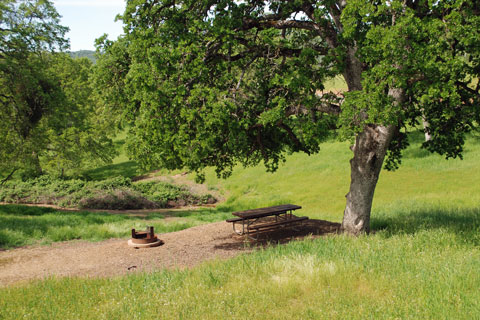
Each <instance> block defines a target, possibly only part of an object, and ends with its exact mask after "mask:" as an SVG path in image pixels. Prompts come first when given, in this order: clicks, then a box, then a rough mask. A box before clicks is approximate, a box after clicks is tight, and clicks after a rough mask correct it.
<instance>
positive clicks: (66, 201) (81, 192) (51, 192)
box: [0, 175, 216, 210]
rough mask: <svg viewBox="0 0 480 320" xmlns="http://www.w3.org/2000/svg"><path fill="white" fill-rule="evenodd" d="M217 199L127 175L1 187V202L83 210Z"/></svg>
mask: <svg viewBox="0 0 480 320" xmlns="http://www.w3.org/2000/svg"><path fill="white" fill-rule="evenodd" d="M215 201H216V200H215V199H214V198H213V197H212V196H211V195H196V194H192V193H191V192H190V191H189V190H188V189H187V188H186V187H183V186H174V185H171V184H169V183H166V182H158V181H151V182H138V183H132V181H131V180H130V178H125V177H113V178H109V179H106V180H101V181H84V180H79V179H70V180H63V179H56V178H53V177H51V176H48V175H43V176H40V177H38V178H35V179H31V180H27V181H25V182H20V181H9V182H7V183H5V184H4V185H3V186H0V202H7V203H38V204H55V205H59V206H62V207H76V206H78V207H80V208H84V209H116V210H125V209H154V208H165V207H169V206H170V207H171V206H176V205H192V204H205V203H213V202H215Z"/></svg>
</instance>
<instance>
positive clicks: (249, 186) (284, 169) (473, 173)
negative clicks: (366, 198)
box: [207, 133, 480, 221]
mask: <svg viewBox="0 0 480 320" xmlns="http://www.w3.org/2000/svg"><path fill="white" fill-rule="evenodd" d="M421 142H422V134H421V133H413V134H411V146H410V147H409V148H408V149H407V150H406V151H405V154H404V158H403V160H402V165H401V166H400V168H399V169H398V170H397V171H394V172H388V171H386V170H383V172H382V173H381V174H380V180H379V183H378V186H377V189H376V193H375V197H374V203H373V215H372V216H373V217H374V218H375V217H377V216H379V215H384V214H386V213H392V212H393V214H394V215H396V214H399V215H402V214H403V213H404V212H409V211H411V210H418V209H419V208H424V209H427V208H434V209H436V208H439V207H441V208H457V207H462V208H477V207H478V204H479V203H480V192H478V191H479V190H480V163H479V162H478V159H479V158H480V140H478V138H470V139H469V140H468V142H467V144H466V146H465V153H464V159H463V160H460V159H450V160H445V159H444V157H442V156H440V155H436V154H430V153H429V152H427V151H425V150H422V149H420V144H421ZM351 157H352V153H351V151H350V150H349V144H348V143H347V142H344V143H339V142H330V143H325V144H323V145H322V147H321V151H320V153H319V154H316V155H312V156H307V155H305V154H295V155H292V156H289V157H288V160H287V162H286V163H285V164H284V165H282V166H281V167H280V168H279V170H278V171H277V172H276V173H273V174H272V173H266V172H265V169H264V168H263V167H262V166H258V167H254V168H246V169H242V168H238V169H237V170H235V171H234V173H233V175H232V176H231V177H230V178H229V179H227V180H221V179H217V178H216V176H215V174H214V173H213V171H209V172H208V174H207V183H208V184H211V185H212V186H217V185H220V186H221V188H222V189H225V190H228V195H229V197H228V200H227V202H226V204H225V205H224V206H225V207H226V208H227V209H228V208H230V209H231V210H237V209H244V208H252V207H258V206H264V205H275V204H280V203H294V204H298V205H301V206H302V207H303V210H302V211H301V212H302V214H306V215H308V216H310V217H312V218H321V219H326V220H331V221H341V219H342V216H343V209H344V206H345V195H346V194H347V192H348V189H349V183H350V164H349V159H350V158H351Z"/></svg>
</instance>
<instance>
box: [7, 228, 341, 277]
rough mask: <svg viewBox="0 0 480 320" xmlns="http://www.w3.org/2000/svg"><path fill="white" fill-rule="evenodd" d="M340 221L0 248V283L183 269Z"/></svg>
mask: <svg viewBox="0 0 480 320" xmlns="http://www.w3.org/2000/svg"><path fill="white" fill-rule="evenodd" d="M339 227H340V224H338V223H333V222H328V221H323V220H313V219H311V220H308V221H306V222H305V223H304V224H303V225H302V226H299V227H298V230H299V231H295V230H293V229H280V230H277V231H273V232H272V231H270V232H266V233H263V234H260V235H259V237H258V241H254V242H252V241H246V240H245V238H244V237H243V236H239V235H236V234H235V233H233V231H232V225H231V224H230V223H226V222H216V223H210V224H205V225H201V226H197V227H193V228H190V229H186V230H182V231H178V232H172V233H165V234H160V235H158V236H159V238H160V239H161V240H163V241H164V244H163V245H162V246H159V247H155V248H144V249H135V248H133V247H129V246H128V244H127V240H128V239H110V240H106V241H102V242H88V241H80V240H78V241H67V242H59V243H54V244H52V245H48V246H45V245H44V246H41V245H36V246H29V247H23V248H18V249H12V250H6V251H1V252H0V270H1V272H0V286H7V285H11V284H19V283H22V282H25V281H29V280H33V279H42V278H46V277H51V276H56V277H72V276H80V277H112V276H119V275H124V274H127V273H131V272H140V271H147V272H148V271H153V270H158V269H163V268H188V267H193V266H195V265H198V264H200V263H202V262H204V261H208V260H212V259H228V258H232V257H234V256H236V255H238V254H241V253H246V252H250V251H252V250H255V249H256V248H258V247H266V246H272V245H278V244H283V243H286V242H289V241H292V240H295V239H302V238H304V237H307V236H311V237H321V236H324V235H327V234H332V233H336V232H338V230H339Z"/></svg>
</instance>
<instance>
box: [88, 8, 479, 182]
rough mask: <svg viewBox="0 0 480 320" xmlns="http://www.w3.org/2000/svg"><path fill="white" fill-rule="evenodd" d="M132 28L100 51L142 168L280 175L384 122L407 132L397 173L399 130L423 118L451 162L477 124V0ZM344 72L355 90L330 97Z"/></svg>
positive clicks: (189, 15) (138, 20)
mask: <svg viewBox="0 0 480 320" xmlns="http://www.w3.org/2000/svg"><path fill="white" fill-rule="evenodd" d="M122 20H123V21H124V24H125V30H126V31H127V35H126V36H125V37H124V38H122V39H120V40H118V41H117V42H112V41H108V40H106V39H105V38H101V39H99V41H98V43H97V44H98V51H99V53H100V54H101V55H100V56H99V57H100V59H99V66H98V68H97V69H96V76H95V81H96V84H97V87H98V88H101V89H99V90H102V91H107V92H108V95H106V96H105V99H104V101H105V103H106V104H107V105H110V108H112V110H114V112H115V113H116V114H119V113H122V111H119V110H118V108H119V106H123V120H124V121H129V124H130V125H131V132H130V136H129V144H130V147H129V152H130V154H131V155H132V156H133V157H134V158H135V159H136V160H138V161H139V163H140V164H141V165H142V166H143V167H147V168H149V167H150V168H151V167H166V168H170V169H173V168H180V167H183V166H186V167H189V168H191V169H193V170H195V171H201V170H202V169H203V168H205V167H207V166H215V167H216V168H217V174H222V173H223V174H224V176H228V175H229V174H230V172H231V170H232V168H233V166H234V164H235V163H237V162H240V163H242V164H243V165H256V164H257V163H259V162H260V161H263V162H264V163H265V165H266V166H267V169H268V170H269V171H274V170H275V169H277V168H278V164H279V162H281V161H282V160H284V154H285V153H286V152H287V153H289V152H295V151H304V152H306V153H309V154H310V153H315V152H318V151H319V143H320V142H322V141H324V140H325V138H326V137H328V135H329V131H330V129H335V128H339V129H340V133H341V136H342V137H344V138H349V139H350V138H352V137H354V136H355V134H357V133H358V132H360V131H362V130H363V128H364V126H365V125H367V124H371V123H374V124H379V125H389V124H393V125H395V126H396V127H397V128H398V131H397V133H396V136H397V139H395V142H394V143H392V144H391V145H390V151H389V153H388V162H387V168H388V169H395V168H397V167H398V163H399V160H400V157H401V151H402V150H403V149H405V147H406V146H407V145H408V142H407V141H403V138H405V134H404V133H402V132H400V130H401V129H402V128H404V127H405V126H407V125H412V124H416V123H417V122H418V119H419V117H420V116H422V115H423V116H425V117H426V118H427V119H428V121H429V122H430V123H431V126H429V127H428V128H427V129H426V130H429V132H430V133H431V134H432V135H433V139H432V140H431V141H429V142H426V143H425V144H424V145H423V147H424V148H427V149H428V150H429V151H432V152H433V151H436V152H439V153H441V154H445V155H446V156H447V158H448V157H456V156H461V152H462V145H463V143H464V137H465V133H466V132H468V131H470V130H472V128H473V127H474V126H476V124H477V122H478V119H479V111H478V107H477V106H478V97H479V94H478V89H479V86H478V85H477V86H475V87H472V86H470V83H471V82H472V81H473V79H476V78H477V77H478V73H479V70H480V69H479V64H478V63H479V58H478V50H477V49H476V48H478V46H479V44H478V39H480V36H479V34H478V32H479V31H478V30H480V29H479V28H478V24H479V20H480V18H479V8H478V4H476V2H474V1H470V0H459V1H452V2H446V3H443V2H442V3H437V2H428V3H427V2H425V3H424V2H422V1H409V2H406V3H405V2H402V1H389V2H385V3H382V4H378V3H376V2H372V1H348V2H347V5H346V6H345V4H344V3H343V2H342V3H339V4H335V3H334V2H331V1H303V2H298V1H297V2H291V1H260V2H258V1H256V2H251V1H247V2H240V3H238V2H236V1H210V2H208V3H206V2H196V1H181V2H172V1H167V0H165V1H160V2H155V3H151V2H150V1H132V2H129V3H128V5H127V8H126V11H125V14H124V15H123V16H122ZM392 21H393V22H392ZM352 52H353V53H354V54H355V53H356V55H355V58H352V57H351V56H349V54H350V53H352ZM352 59H353V60H352ZM355 59H358V61H357V60H355ZM353 63H357V64H361V65H362V68H361V70H360V72H361V74H357V75H356V77H358V79H360V78H361V79H363V82H362V84H360V83H354V82H355V81H353V80H351V78H352V76H351V73H353V72H354V71H355V70H356V69H355V68H354V67H355V66H353ZM357 69H358V68H357ZM337 75H343V76H344V77H345V78H346V80H347V84H348V86H349V88H348V90H349V91H351V92H349V93H347V94H345V96H344V99H343V97H342V99H339V98H338V97H337V96H335V95H332V94H327V93H325V92H323V94H319V92H322V90H324V87H325V84H326V82H327V79H330V78H332V77H334V76H337ZM349 80H351V81H349ZM391 89H401V90H404V91H405V94H404V96H405V97H404V98H403V103H398V101H394V100H393V99H392V97H391V95H390V94H389V90H391ZM340 104H341V112H340V107H339V106H340Z"/></svg>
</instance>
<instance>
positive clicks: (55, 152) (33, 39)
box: [0, 0, 113, 177]
mask: <svg viewBox="0 0 480 320" xmlns="http://www.w3.org/2000/svg"><path fill="white" fill-rule="evenodd" d="M0 16H1V18H2V19H1V28H0V52H1V53H0V84H1V85H0V88H1V89H0V104H1V105H2V108H1V109H0V121H1V122H0V124H1V125H0V137H1V139H0V172H2V173H5V172H6V173H7V174H8V173H10V172H12V171H15V170H19V169H21V170H23V171H24V173H25V175H26V176H27V177H28V176H30V175H38V174H40V173H41V172H42V171H43V170H46V171H50V172H54V173H55V174H57V175H63V174H64V171H65V170H69V169H79V168H83V167H85V166H88V165H92V164H93V165H95V164H96V163H98V162H108V161H111V158H112V156H113V146H112V142H111V139H109V138H108V136H107V134H108V132H109V131H108V130H106V129H107V128H108V126H107V124H106V122H105V121H102V120H105V119H106V118H101V117H100V116H99V115H98V116H95V115H96V110H95V102H94V101H93V100H92V97H91V93H90V91H91V89H90V87H89V85H88V77H89V73H90V68H91V63H89V62H88V60H86V59H79V60H74V59H72V58H70V57H69V56H68V55H67V54H64V53H61V52H58V51H62V50H64V49H66V48H67V47H68V42H67V40H65V39H64V34H65V32H66V31H67V30H68V29H67V28H65V27H62V26H60V25H59V19H60V18H59V15H58V13H57V12H56V11H55V8H54V7H53V5H52V4H51V3H50V2H49V1H43V0H42V1H40V0H26V1H3V2H2V4H1V6H0Z"/></svg>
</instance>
